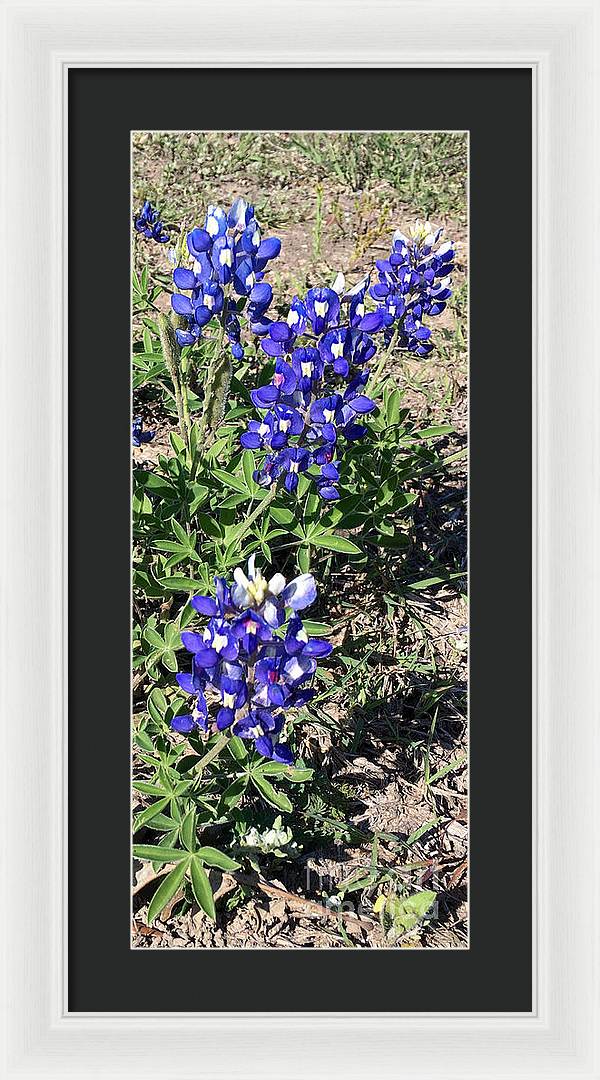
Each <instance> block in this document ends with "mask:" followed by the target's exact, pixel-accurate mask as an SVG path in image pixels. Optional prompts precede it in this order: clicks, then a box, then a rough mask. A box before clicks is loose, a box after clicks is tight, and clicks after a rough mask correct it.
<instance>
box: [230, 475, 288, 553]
mask: <svg viewBox="0 0 600 1080" xmlns="http://www.w3.org/2000/svg"><path fill="white" fill-rule="evenodd" d="M276 494H277V484H272V486H271V488H270V490H269V491H268V492H267V494H266V495H265V497H264V499H261V501H260V502H259V504H258V506H257V507H256V508H255V509H254V510H253V511H252V513H251V514H250V516H249V517H247V518H246V520H245V521H242V522H240V524H239V525H237V526H236V528H235V529H234V530H233V532H232V533H231V540H241V539H242V537H244V536H245V535H246V533H247V532H248V530H249V529H250V528H251V526H252V525H253V524H254V522H255V521H256V519H257V517H260V515H261V514H262V512H263V510H266V508H267V506H269V504H270V503H272V502H273V499H274V498H275V496H276Z"/></svg>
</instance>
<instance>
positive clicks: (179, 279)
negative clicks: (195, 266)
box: [173, 266, 196, 289]
mask: <svg viewBox="0 0 600 1080" xmlns="http://www.w3.org/2000/svg"><path fill="white" fill-rule="evenodd" d="M173 281H174V282H175V284H176V286H177V288H178V289H193V288H194V287H195V285H196V275H195V273H194V271H193V270H186V268H185V267H184V266H178V267H177V269H176V270H174V271H173Z"/></svg>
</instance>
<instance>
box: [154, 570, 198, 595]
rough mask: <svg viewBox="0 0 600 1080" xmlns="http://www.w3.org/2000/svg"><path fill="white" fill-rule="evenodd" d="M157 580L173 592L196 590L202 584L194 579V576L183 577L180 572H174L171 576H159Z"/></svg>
mask: <svg viewBox="0 0 600 1080" xmlns="http://www.w3.org/2000/svg"><path fill="white" fill-rule="evenodd" d="M156 580H157V581H158V582H159V584H160V585H164V587H165V589H170V591H171V592H196V590H197V589H198V587H199V584H200V583H199V582H198V581H194V579H193V578H190V577H183V576H181V575H179V574H173V575H172V576H171V577H159V578H157V579H156Z"/></svg>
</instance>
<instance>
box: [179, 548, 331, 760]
mask: <svg viewBox="0 0 600 1080" xmlns="http://www.w3.org/2000/svg"><path fill="white" fill-rule="evenodd" d="M316 595H317V590H316V585H315V581H314V578H313V577H312V575H311V574H300V575H299V576H298V577H297V578H294V580H293V581H290V582H289V583H286V580H285V578H284V577H283V576H282V575H281V574H274V575H273V576H272V577H271V578H270V579H269V580H267V579H266V578H265V577H263V575H262V573H261V572H260V570H258V569H257V568H256V566H255V560H254V556H252V558H251V559H250V560H249V562H248V567H247V570H246V571H244V570H242V568H241V567H237V568H236V570H235V571H234V584H233V585H232V586H231V587H230V586H229V585H228V584H227V582H226V581H225V580H224V579H223V578H220V577H217V578H215V597H214V598H213V597H212V596H204V595H199V596H194V597H192V599H191V601H190V603H191V606H192V607H193V608H194V609H195V610H196V611H197V612H198V613H199V614H201V615H204V616H207V617H208V622H207V625H206V627H205V629H204V630H203V631H201V632H198V631H195V630H185V631H183V633H182V635H181V640H182V643H183V645H184V646H185V648H186V649H187V650H188V651H189V652H190V653H191V654H192V671H191V673H184V672H181V673H179V674H178V675H177V682H178V685H179V687H180V688H181V689H182V690H183V691H184V692H185V693H187V694H191V695H193V698H194V706H193V709H192V712H191V713H187V714H184V715H180V716H176V717H174V718H173V720H172V721H171V727H172V728H173V730H174V731H177V732H178V733H179V734H182V735H189V734H190V733H191V732H193V731H194V730H198V731H202V732H208V731H210V730H211V727H214V728H216V730H218V731H224V730H227V729H229V728H231V729H232V731H233V732H234V734H236V735H240V736H241V737H242V738H244V739H251V740H253V741H254V745H255V747H256V749H257V751H258V752H259V753H260V754H262V755H263V757H267V758H271V759H272V760H274V761H281V762H283V763H285V764H291V763H292V762H293V760H294V758H293V754H292V752H291V750H290V748H289V747H288V746H287V744H286V743H285V742H281V741H280V740H279V736H280V735H281V733H282V731H283V728H284V725H285V721H286V711H287V710H289V709H292V708H297V707H298V706H299V705H301V704H304V703H306V702H307V701H309V700H310V699H311V697H312V694H313V690H312V688H311V687H310V686H309V685H307V684H308V683H309V682H310V680H311V678H312V676H313V675H314V673H315V670H316V666H317V659H319V658H321V657H324V656H327V655H328V654H329V653H330V652H331V645H330V644H329V643H328V642H325V641H321V640H318V641H314V640H312V641H311V639H310V638H309V637H308V635H307V634H306V632H305V631H304V627H303V624H302V620H301V619H300V617H299V616H298V614H297V612H298V611H301V610H302V609H303V608H305V607H308V606H309V605H310V604H312V603H313V602H314V600H315V599H316ZM277 631H279V632H277ZM207 687H212V689H213V691H214V692H216V695H217V696H218V699H219V705H218V708H217V711H216V715H215V717H214V719H213V718H211V717H210V715H209V706H208V704H207V697H206V689H207Z"/></svg>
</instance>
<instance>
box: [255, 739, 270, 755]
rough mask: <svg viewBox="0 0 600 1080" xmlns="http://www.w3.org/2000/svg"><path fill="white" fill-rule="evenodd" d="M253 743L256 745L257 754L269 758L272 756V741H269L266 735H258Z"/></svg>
mask: <svg viewBox="0 0 600 1080" xmlns="http://www.w3.org/2000/svg"><path fill="white" fill-rule="evenodd" d="M254 745H255V746H256V749H257V750H258V752H259V754H262V756H263V757H266V758H270V757H272V756H273V743H272V742H271V740H270V738H269V737H268V735H259V737H258V739H256V741H255V743H254Z"/></svg>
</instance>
